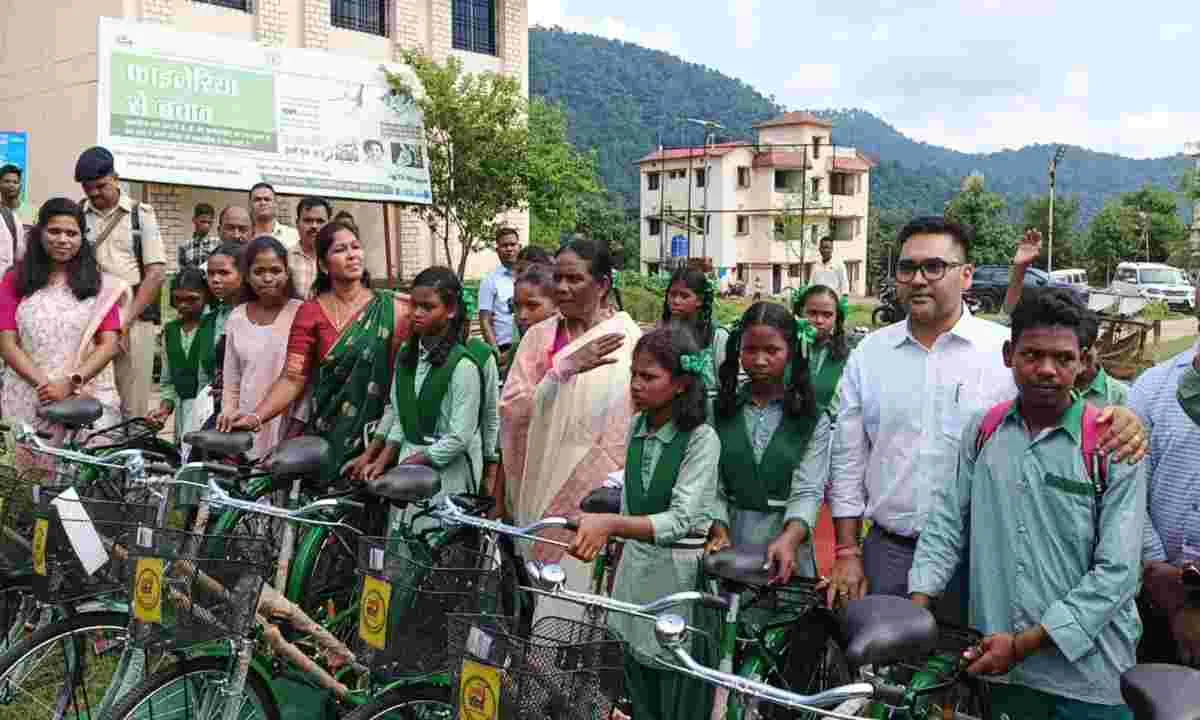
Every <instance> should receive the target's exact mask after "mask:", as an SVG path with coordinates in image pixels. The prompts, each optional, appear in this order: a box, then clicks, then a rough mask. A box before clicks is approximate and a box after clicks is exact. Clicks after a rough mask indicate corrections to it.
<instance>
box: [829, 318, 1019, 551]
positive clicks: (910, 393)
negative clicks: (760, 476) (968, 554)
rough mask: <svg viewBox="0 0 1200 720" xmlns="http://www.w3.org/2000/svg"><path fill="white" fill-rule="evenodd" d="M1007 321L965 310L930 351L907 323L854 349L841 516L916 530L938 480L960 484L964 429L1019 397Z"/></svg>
mask: <svg viewBox="0 0 1200 720" xmlns="http://www.w3.org/2000/svg"><path fill="white" fill-rule="evenodd" d="M1010 336H1011V334H1010V330H1009V329H1008V328H1006V327H1004V326H1002V325H997V324H996V323H993V322H989V321H987V320H982V319H980V318H977V317H974V316H972V315H971V313H970V312H969V311H968V310H967V309H966V308H965V307H964V308H963V314H962V317H961V318H960V319H959V321H958V323H957V324H956V325H955V326H954V327H953V328H952V329H951V330H950V331H949V332H947V333H944V334H943V335H941V336H940V337H939V338H938V339H937V341H936V342H934V344H933V348H932V349H928V350H927V349H926V348H925V347H924V346H922V345H921V344H920V343H918V342H917V341H916V340H915V339H914V338H913V337H912V335H911V334H910V332H909V328H908V321H907V320H905V321H902V322H899V323H896V324H894V325H889V326H888V327H885V328H883V329H881V330H878V331H877V332H874V333H872V334H870V335H868V336H867V337H866V338H865V339H864V340H863V341H862V343H860V344H859V346H858V347H857V348H855V350H854V352H853V353H851V355H850V358H849V360H848V361H847V362H846V369H845V371H844V372H843V373H842V380H841V383H840V387H839V391H838V393H839V407H838V421H837V436H836V438H835V440H834V449H833V458H832V469H831V472H832V475H833V478H832V484H831V487H830V490H829V504H830V507H831V509H832V511H833V516H834V517H835V518H846V517H859V516H864V517H867V518H870V519H871V520H872V521H874V522H875V523H877V524H879V525H880V526H882V528H883V529H885V530H887V531H889V532H892V533H896V534H898V535H904V536H907V537H915V536H917V535H919V534H920V532H921V530H922V528H924V526H925V517H926V515H927V513H928V511H929V503H930V498H931V497H932V495H933V488H934V484H935V483H947V482H953V481H954V478H955V473H956V472H957V465H958V448H959V443H960V442H961V441H962V433H963V429H964V428H965V427H966V425H967V423H968V422H969V421H970V420H971V418H972V417H974V416H975V415H978V414H980V413H982V412H985V411H986V410H987V409H988V408H990V407H992V406H993V405H995V404H996V403H999V402H1003V401H1005V400H1011V399H1012V398H1014V397H1016V394H1017V389H1016V385H1015V384H1014V383H1013V378H1012V370H1010V369H1009V368H1006V367H1005V366H1004V358H1003V355H1002V354H1001V350H1002V348H1003V346H1004V341H1005V340H1008V339H1009V337H1010Z"/></svg>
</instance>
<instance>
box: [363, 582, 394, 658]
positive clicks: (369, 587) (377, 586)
mask: <svg viewBox="0 0 1200 720" xmlns="http://www.w3.org/2000/svg"><path fill="white" fill-rule="evenodd" d="M391 599H392V586H391V584H390V583H388V582H385V581H383V580H379V579H377V578H373V577H371V576H370V575H367V576H366V577H365V578H363V591H362V600H361V602H360V604H359V608H358V636H359V637H360V638H362V639H363V642H365V643H366V644H368V645H370V646H371V647H373V648H375V649H376V650H383V649H384V648H386V647H387V623H388V604H389V603H390V602H391Z"/></svg>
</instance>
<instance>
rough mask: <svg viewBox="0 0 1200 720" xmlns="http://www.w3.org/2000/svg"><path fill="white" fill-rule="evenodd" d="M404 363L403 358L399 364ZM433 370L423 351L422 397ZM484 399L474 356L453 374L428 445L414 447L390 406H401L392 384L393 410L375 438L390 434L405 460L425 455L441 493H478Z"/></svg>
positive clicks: (418, 383)
mask: <svg viewBox="0 0 1200 720" xmlns="http://www.w3.org/2000/svg"><path fill="white" fill-rule="evenodd" d="M403 361H404V360H403V358H398V359H397V360H396V362H403ZM431 368H432V366H431V365H430V364H429V353H428V352H427V351H426V350H425V348H424V347H422V348H421V349H420V354H419V356H418V359H417V371H416V374H415V376H414V378H413V390H414V394H415V395H417V396H420V394H421V387H422V386H423V385H424V384H425V379H426V378H427V377H429V371H430V369H431ZM480 396H481V393H480V387H479V369H478V368H477V367H476V366H475V363H473V362H471V360H470V358H467V357H464V358H463V359H462V360H461V361H459V363H458V365H456V366H455V368H454V373H453V374H452V375H451V376H450V386H449V387H448V388H446V395H445V397H443V398H442V406H441V408H439V409H438V419H437V423H436V424H435V426H434V428H435V429H434V437H433V438H426V439H427V440H430V442H428V443H412V442H409V440H408V437H407V435H405V433H404V427H403V424H402V423H401V422H399V421H398V420H394V418H395V415H394V412H393V411H392V409H391V408H394V407H396V406H397V405H399V397H398V390H397V387H396V383H395V382H393V383H392V404H391V408H389V409H388V411H387V412H386V413H385V417H384V419H383V420H381V421H380V426H379V429H378V430H377V431H376V437H378V436H381V435H386V437H387V441H388V443H389V444H391V445H395V446H398V447H399V450H398V454H397V458H398V459H399V460H401V461H403V460H404V459H405V458H406V457H408V456H410V455H413V454H415V453H418V452H423V453H425V454H426V455H427V456H428V457H429V461H430V462H431V463H432V464H433V467H434V468H435V469H436V470H437V471H438V476H439V478H440V479H441V482H442V492H443V493H447V494H456V493H472V492H477V491H478V488H479V479H480V476H481V473H482V472H483V443H482V439H481V437H480V428H479V403H480Z"/></svg>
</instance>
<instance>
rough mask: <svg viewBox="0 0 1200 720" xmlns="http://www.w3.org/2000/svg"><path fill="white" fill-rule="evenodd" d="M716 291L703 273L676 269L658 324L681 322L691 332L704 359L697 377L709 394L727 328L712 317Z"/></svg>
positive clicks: (713, 388) (715, 382) (715, 384)
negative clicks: (699, 377) (700, 373)
mask: <svg viewBox="0 0 1200 720" xmlns="http://www.w3.org/2000/svg"><path fill="white" fill-rule="evenodd" d="M716 292H717V284H716V281H715V280H713V279H712V278H710V277H709V276H708V275H706V274H704V273H703V272H701V271H699V270H696V269H694V268H689V267H681V268H679V269H677V270H676V271H675V272H673V273H671V281H670V285H669V286H668V288H667V294H666V296H665V297H664V298H663V310H662V323H661V324H662V325H667V324H670V323H672V322H678V323H681V324H682V325H684V326H685V327H687V328H688V329H690V330H691V331H692V334H693V335H695V337H696V341H697V342H698V343H699V344H700V351H701V352H703V353H704V354H705V356H706V358H707V362H706V363H705V365H704V373H703V375H702V377H701V379H702V380H703V381H704V389H705V390H707V391H709V394H713V393H715V392H716V391H717V388H718V385H719V382H718V380H717V375H718V373H719V372H720V368H721V364H722V363H723V362H725V346H726V344H727V343H728V342H729V331H728V330H726V329H725V328H723V327H721V326H720V325H718V324H717V322H716V320H715V318H714V317H713V303H714V302H715V297H716Z"/></svg>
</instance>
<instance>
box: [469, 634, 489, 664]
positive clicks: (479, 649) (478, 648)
mask: <svg viewBox="0 0 1200 720" xmlns="http://www.w3.org/2000/svg"><path fill="white" fill-rule="evenodd" d="M467 653H468V654H470V655H473V656H475V657H477V658H479V659H480V660H487V659H488V658H490V657H491V655H492V636H491V635H488V634H487V633H486V632H484V631H483V630H480V629H479V628H477V627H473V628H471V632H469V633H468V634H467Z"/></svg>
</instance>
